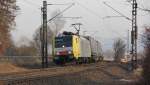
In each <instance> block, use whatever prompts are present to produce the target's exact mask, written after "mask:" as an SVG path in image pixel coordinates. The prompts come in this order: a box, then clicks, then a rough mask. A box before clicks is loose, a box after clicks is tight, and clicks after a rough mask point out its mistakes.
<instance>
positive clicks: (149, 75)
mask: <svg viewBox="0 0 150 85" xmlns="http://www.w3.org/2000/svg"><path fill="white" fill-rule="evenodd" d="M142 40H143V41H144V46H145V47H144V49H145V59H144V64H143V74H142V76H143V78H144V83H145V84H142V85H150V27H149V26H145V33H144V36H143V39H142Z"/></svg>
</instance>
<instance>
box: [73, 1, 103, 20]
mask: <svg viewBox="0 0 150 85" xmlns="http://www.w3.org/2000/svg"><path fill="white" fill-rule="evenodd" d="M73 1H74V2H75V3H77V5H79V6H80V7H82V8H83V9H85V10H86V11H87V12H89V13H91V14H93V15H95V16H97V17H99V18H102V17H101V16H100V14H98V13H96V12H94V11H93V10H91V9H90V8H88V7H86V6H85V5H83V4H81V3H79V2H78V1H76V0H73Z"/></svg>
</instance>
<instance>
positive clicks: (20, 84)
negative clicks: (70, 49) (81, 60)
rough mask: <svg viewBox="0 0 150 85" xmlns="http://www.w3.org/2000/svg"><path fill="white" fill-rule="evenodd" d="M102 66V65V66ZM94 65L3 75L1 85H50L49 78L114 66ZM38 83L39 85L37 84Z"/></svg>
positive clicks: (0, 78) (0, 80) (0, 77)
mask: <svg viewBox="0 0 150 85" xmlns="http://www.w3.org/2000/svg"><path fill="white" fill-rule="evenodd" d="M100 64H101V65H100ZM100 64H99V63H92V64H81V65H73V66H72V65H71V66H70V65H69V66H63V67H58V66H56V67H52V68H47V69H35V70H31V71H25V72H17V73H12V74H1V75H0V85H48V84H43V83H48V82H49V78H51V77H55V76H59V75H65V74H67V75H68V74H72V73H81V72H83V73H84V71H91V70H94V69H97V68H101V69H105V67H108V66H111V65H112V64H111V63H110V64H108V65H105V63H100ZM37 83H38V84H37Z"/></svg>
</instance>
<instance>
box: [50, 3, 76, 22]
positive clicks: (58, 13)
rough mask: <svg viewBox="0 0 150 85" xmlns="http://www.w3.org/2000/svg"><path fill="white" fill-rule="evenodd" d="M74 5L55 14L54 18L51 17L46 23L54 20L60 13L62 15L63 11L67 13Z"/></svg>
mask: <svg viewBox="0 0 150 85" xmlns="http://www.w3.org/2000/svg"><path fill="white" fill-rule="evenodd" d="M74 5H75V3H72V4H71V5H70V6H69V7H67V8H65V9H64V10H63V11H61V12H60V13H58V14H56V15H55V16H54V17H52V18H51V19H49V20H48V21H47V22H51V21H52V20H53V19H55V18H56V17H57V16H59V15H61V14H62V13H64V12H65V11H67V10H68V9H70V8H71V7H72V6H74Z"/></svg>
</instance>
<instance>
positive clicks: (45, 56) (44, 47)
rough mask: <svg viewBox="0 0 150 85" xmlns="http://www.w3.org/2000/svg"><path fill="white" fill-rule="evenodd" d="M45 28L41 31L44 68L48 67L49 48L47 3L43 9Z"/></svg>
mask: <svg viewBox="0 0 150 85" xmlns="http://www.w3.org/2000/svg"><path fill="white" fill-rule="evenodd" d="M42 14H43V26H42V29H41V48H42V49H41V53H42V68H47V67H48V52H47V51H48V47H47V1H43V7H42Z"/></svg>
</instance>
